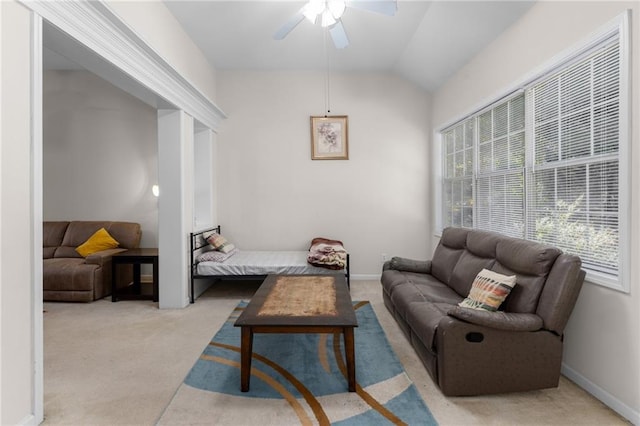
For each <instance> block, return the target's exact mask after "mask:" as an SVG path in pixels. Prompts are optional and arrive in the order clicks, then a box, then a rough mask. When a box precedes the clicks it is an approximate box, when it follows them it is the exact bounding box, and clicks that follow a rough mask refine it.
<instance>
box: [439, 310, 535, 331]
mask: <svg viewBox="0 0 640 426" xmlns="http://www.w3.org/2000/svg"><path fill="white" fill-rule="evenodd" d="M447 315H449V316H452V317H455V318H457V319H460V320H462V321H466V322H468V323H471V324H475V325H481V326H484V327H489V328H495V329H497V330H505V331H537V330H540V329H541V328H542V326H543V321H542V318H540V317H539V316H538V315H536V314H520V313H512V312H500V311H499V312H489V311H483V310H479V309H471V308H463V307H460V306H454V307H452V308H451V309H450V310H449V311H448V312H447Z"/></svg>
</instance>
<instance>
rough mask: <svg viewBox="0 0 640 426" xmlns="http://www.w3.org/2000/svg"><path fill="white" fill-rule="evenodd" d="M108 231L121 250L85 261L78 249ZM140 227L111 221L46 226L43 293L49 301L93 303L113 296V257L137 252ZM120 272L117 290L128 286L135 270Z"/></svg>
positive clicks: (105, 251) (43, 251)
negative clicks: (133, 251)
mask: <svg viewBox="0 0 640 426" xmlns="http://www.w3.org/2000/svg"><path fill="white" fill-rule="evenodd" d="M100 228H105V229H106V230H107V232H109V234H110V235H111V236H112V237H113V238H115V240H116V241H118V243H119V246H118V248H114V249H109V250H103V251H100V252H97V253H94V254H91V255H89V256H87V257H86V258H85V257H82V256H80V255H79V254H78V252H76V247H78V246H79V245H81V244H82V243H84V242H85V241H86V240H87V239H88V238H89V237H91V235H93V233H94V232H96V231H97V230H99V229H100ZM141 236H142V231H141V228H140V224H138V223H133V222H111V221H73V222H66V221H64V222H63V221H59V222H44V223H43V229H42V245H43V247H42V257H43V266H42V275H43V277H42V278H43V279H42V281H43V282H42V290H43V298H44V300H46V301H61V302H91V301H94V300H97V299H101V298H103V297H104V296H107V295H109V294H111V256H112V255H113V254H114V253H120V252H123V251H126V250H127V249H132V248H137V247H138V245H139V244H140V238H141ZM120 268H122V269H119V270H118V283H117V284H116V285H117V288H122V287H125V286H127V285H129V284H130V283H131V281H132V279H133V267H132V266H131V265H122V266H120ZM120 271H121V272H120Z"/></svg>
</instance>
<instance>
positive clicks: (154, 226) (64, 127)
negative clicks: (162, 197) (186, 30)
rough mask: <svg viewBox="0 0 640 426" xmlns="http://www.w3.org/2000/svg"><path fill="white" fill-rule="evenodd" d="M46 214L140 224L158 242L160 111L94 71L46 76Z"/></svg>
mask: <svg viewBox="0 0 640 426" xmlns="http://www.w3.org/2000/svg"><path fill="white" fill-rule="evenodd" d="M43 91H44V97H43V98H44V99H43V101H44V108H43V155H44V164H43V177H44V179H43V196H44V200H43V204H44V206H43V209H44V212H43V217H44V220H121V221H127V222H137V223H140V225H141V227H142V241H141V242H140V246H141V247H157V246H158V199H157V198H156V197H154V196H153V194H152V193H151V186H152V185H154V184H157V183H158V144H157V134H158V132H157V113H156V110H155V109H154V108H152V107H150V106H148V105H147V104H145V103H143V102H141V101H139V100H138V99H136V98H134V97H133V96H131V95H129V94H127V93H125V92H123V91H122V90H120V89H118V88H117V87H115V86H113V85H111V84H110V83H108V82H106V81H105V80H103V79H101V78H100V77H98V76H96V75H94V74H92V73H90V72H88V71H46V72H45V73H44V81H43Z"/></svg>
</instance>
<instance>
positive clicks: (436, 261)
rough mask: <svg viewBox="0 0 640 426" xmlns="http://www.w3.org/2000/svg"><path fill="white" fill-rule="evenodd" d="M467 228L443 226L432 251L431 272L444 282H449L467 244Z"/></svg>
mask: <svg viewBox="0 0 640 426" xmlns="http://www.w3.org/2000/svg"><path fill="white" fill-rule="evenodd" d="M468 233H469V230H468V229H464V228H445V229H444V230H443V231H442V237H441V238H440V243H438V246H437V247H436V249H435V251H434V252H433V257H432V260H431V274H432V275H433V276H434V277H436V278H437V279H439V280H440V281H442V282H443V283H445V284H449V280H450V279H451V274H452V273H453V268H454V267H455V266H456V263H458V259H460V255H461V254H462V252H463V251H464V249H465V247H466V244H467V234H468Z"/></svg>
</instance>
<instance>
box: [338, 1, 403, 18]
mask: <svg viewBox="0 0 640 426" xmlns="http://www.w3.org/2000/svg"><path fill="white" fill-rule="evenodd" d="M346 3H347V7H353V8H354V9H361V10H367V11H369V12H376V13H381V14H383V15H388V16H393V15H395V14H396V11H397V10H398V2H397V1H396V0H350V1H347V2H346Z"/></svg>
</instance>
